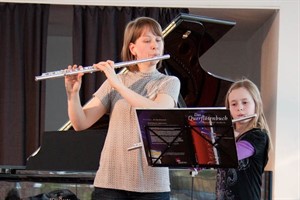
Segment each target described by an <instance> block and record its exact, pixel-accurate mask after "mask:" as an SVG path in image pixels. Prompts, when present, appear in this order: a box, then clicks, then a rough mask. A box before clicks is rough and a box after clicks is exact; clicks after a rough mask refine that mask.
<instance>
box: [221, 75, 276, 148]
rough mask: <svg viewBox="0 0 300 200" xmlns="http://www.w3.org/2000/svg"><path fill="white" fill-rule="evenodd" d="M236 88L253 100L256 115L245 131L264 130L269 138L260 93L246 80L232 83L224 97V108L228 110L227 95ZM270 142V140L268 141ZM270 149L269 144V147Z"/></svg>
mask: <svg viewBox="0 0 300 200" xmlns="http://www.w3.org/2000/svg"><path fill="white" fill-rule="evenodd" d="M238 88H245V89H246V90H247V91H248V92H249V93H250V95H251V97H252V98H253V101H254V103H255V113H256V114H257V117H255V118H253V119H252V120H251V121H250V122H249V125H248V128H247V130H249V129H252V128H259V129H261V130H265V131H266V132H267V134H268V136H269V138H270V129H269V126H268V123H267V120H266V117H265V114H264V111H263V103H262V98H261V95H260V91H259V89H258V88H257V86H256V85H255V84H254V83H253V82H252V81H250V80H249V79H247V78H243V79H241V80H238V81H236V82H234V83H233V84H232V85H231V86H230V88H229V90H228V91H227V94H226V97H225V106H226V108H228V109H229V100H228V97H229V94H230V93H231V92H232V90H235V89H238ZM269 141H270V139H269ZM269 147H271V143H270V145H269Z"/></svg>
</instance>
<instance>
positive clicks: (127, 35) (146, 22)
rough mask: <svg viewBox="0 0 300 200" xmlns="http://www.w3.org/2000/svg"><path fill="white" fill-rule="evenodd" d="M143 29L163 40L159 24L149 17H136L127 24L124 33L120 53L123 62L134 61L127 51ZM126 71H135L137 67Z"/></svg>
mask: <svg viewBox="0 0 300 200" xmlns="http://www.w3.org/2000/svg"><path fill="white" fill-rule="evenodd" d="M145 28H149V29H150V31H152V33H153V34H154V35H157V36H160V37H161V38H163V35H162V29H161V26H160V24H159V23H158V22H157V21H156V20H154V19H152V18H150V17H138V18H136V19H135V20H133V21H131V22H129V23H128V24H127V26H126V28H125V31H124V40H123V47H122V52H121V58H122V60H123V61H131V60H135V57H134V56H133V55H132V53H131V52H130V50H129V45H130V43H135V42H136V40H137V39H138V38H139V37H140V36H141V35H142V33H143V31H144V30H145ZM128 69H129V70H130V71H133V70H136V69H137V66H136V65H135V66H129V67H128Z"/></svg>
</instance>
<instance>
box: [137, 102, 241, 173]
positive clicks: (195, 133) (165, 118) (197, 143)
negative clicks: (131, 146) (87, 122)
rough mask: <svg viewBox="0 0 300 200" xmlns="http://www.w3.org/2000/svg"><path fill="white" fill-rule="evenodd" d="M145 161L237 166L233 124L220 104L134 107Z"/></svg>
mask: <svg viewBox="0 0 300 200" xmlns="http://www.w3.org/2000/svg"><path fill="white" fill-rule="evenodd" d="M136 116H137V120H138V124H139V129H140V133H141V134H140V136H141V146H142V147H143V150H144V152H145V155H146V158H147V161H148V164H149V165H150V166H152V167H170V168H200V167H201V168H220V167H222V168H234V167H237V166H238V159H237V152H236V144H235V137H234V132H233V124H232V120H231V117H230V112H229V110H228V109H225V108H223V107H217V108H216V107H205V108H204V107H201V108H174V109H143V108H140V109H136Z"/></svg>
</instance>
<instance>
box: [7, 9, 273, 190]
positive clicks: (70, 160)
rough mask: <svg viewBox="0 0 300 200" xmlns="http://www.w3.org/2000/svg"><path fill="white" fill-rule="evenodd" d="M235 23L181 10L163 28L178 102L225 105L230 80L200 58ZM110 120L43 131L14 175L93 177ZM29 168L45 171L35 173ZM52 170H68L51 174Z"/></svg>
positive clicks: (165, 67) (166, 67)
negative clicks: (22, 169)
mask: <svg viewBox="0 0 300 200" xmlns="http://www.w3.org/2000/svg"><path fill="white" fill-rule="evenodd" d="M234 26H235V22H233V21H226V20H221V19H214V18H209V17H204V16H195V15H191V14H180V15H178V16H177V17H176V18H175V19H174V20H173V21H172V22H171V23H170V24H169V25H168V26H167V27H166V28H165V29H164V31H163V36H164V40H165V53H166V54H170V56H171V57H170V59H167V60H163V61H162V62H161V67H160V69H159V70H160V71H162V72H163V73H166V74H170V75H175V76H177V77H178V78H179V79H180V81H181V90H180V98H179V102H178V106H179V107H213V106H223V105H224V104H223V102H224V97H225V93H226V91H227V89H228V88H229V86H230V84H231V83H232V81H230V80H228V79H227V78H224V77H219V76H216V75H214V74H211V73H209V72H207V71H205V70H204V69H203V68H202V66H201V63H200V62H199V58H200V57H201V56H202V55H203V54H204V53H205V52H206V51H208V50H209V49H210V48H211V47H212V46H213V45H214V44H215V43H216V42H218V40H220V39H221V38H222V37H223V36H224V35H225V34H226V33H227V32H228V31H229V30H230V29H232V28H233V27H234ZM224 51H225V49H224ZM124 73H126V72H124ZM107 123H108V118H107V117H104V118H103V119H101V120H99V121H98V122H97V123H96V124H94V125H93V127H91V128H90V129H89V130H86V131H82V134H78V133H76V132H75V131H74V130H73V129H72V126H71V124H70V122H67V123H66V124H65V125H63V127H62V128H61V129H60V130H58V131H52V132H45V133H44V136H43V141H42V145H41V146H40V148H39V149H38V150H37V151H36V152H35V153H34V154H32V155H31V156H30V157H29V158H28V159H27V164H26V169H25V170H26V172H28V173H26V174H25V176H19V174H18V173H15V175H16V176H17V177H18V178H19V179H22V177H23V178H24V179H26V180H32V181H48V182H72V183H73V182H80V183H83V182H85V183H92V181H93V173H94V172H95V171H96V170H97V169H98V161H99V157H100V153H101V150H102V147H103V144H104V141H105V135H106V130H107ZM31 171H39V172H41V171H42V172H44V173H39V175H32V174H31V173H30V172H31ZM49 171H50V172H53V171H54V172H55V171H58V172H62V171H63V172H66V173H59V174H57V173H52V175H51V176H49V174H48V173H47V172H49ZM68 172H70V173H68ZM20 173H21V172H20ZM90 173H91V174H90ZM86 174H88V175H86ZM9 177H11V176H7V177H6V178H7V179H9ZM2 179H3V177H2ZM266 184H270V183H269V182H266ZM267 187H268V185H267V186H266V188H267Z"/></svg>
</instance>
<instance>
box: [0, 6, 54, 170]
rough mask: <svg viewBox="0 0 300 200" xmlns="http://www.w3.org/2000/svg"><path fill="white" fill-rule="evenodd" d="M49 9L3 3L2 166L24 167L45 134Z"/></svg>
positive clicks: (0, 14) (0, 80) (0, 30)
mask: <svg viewBox="0 0 300 200" xmlns="http://www.w3.org/2000/svg"><path fill="white" fill-rule="evenodd" d="M48 15H49V5H35V4H12V3H0V41H1V47H0V63H1V73H0V91H1V92H0V110H1V112H0V165H24V164H25V161H26V158H27V157H28V156H29V155H30V154H31V153H33V152H34V151H35V150H36V149H37V148H38V146H39V143H40V138H39V137H40V134H41V133H42V132H43V131H44V95H43V94H44V85H43V84H42V83H38V82H35V80H34V78H35V75H39V74H41V73H42V72H44V71H45V57H46V41H47V26H48Z"/></svg>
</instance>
